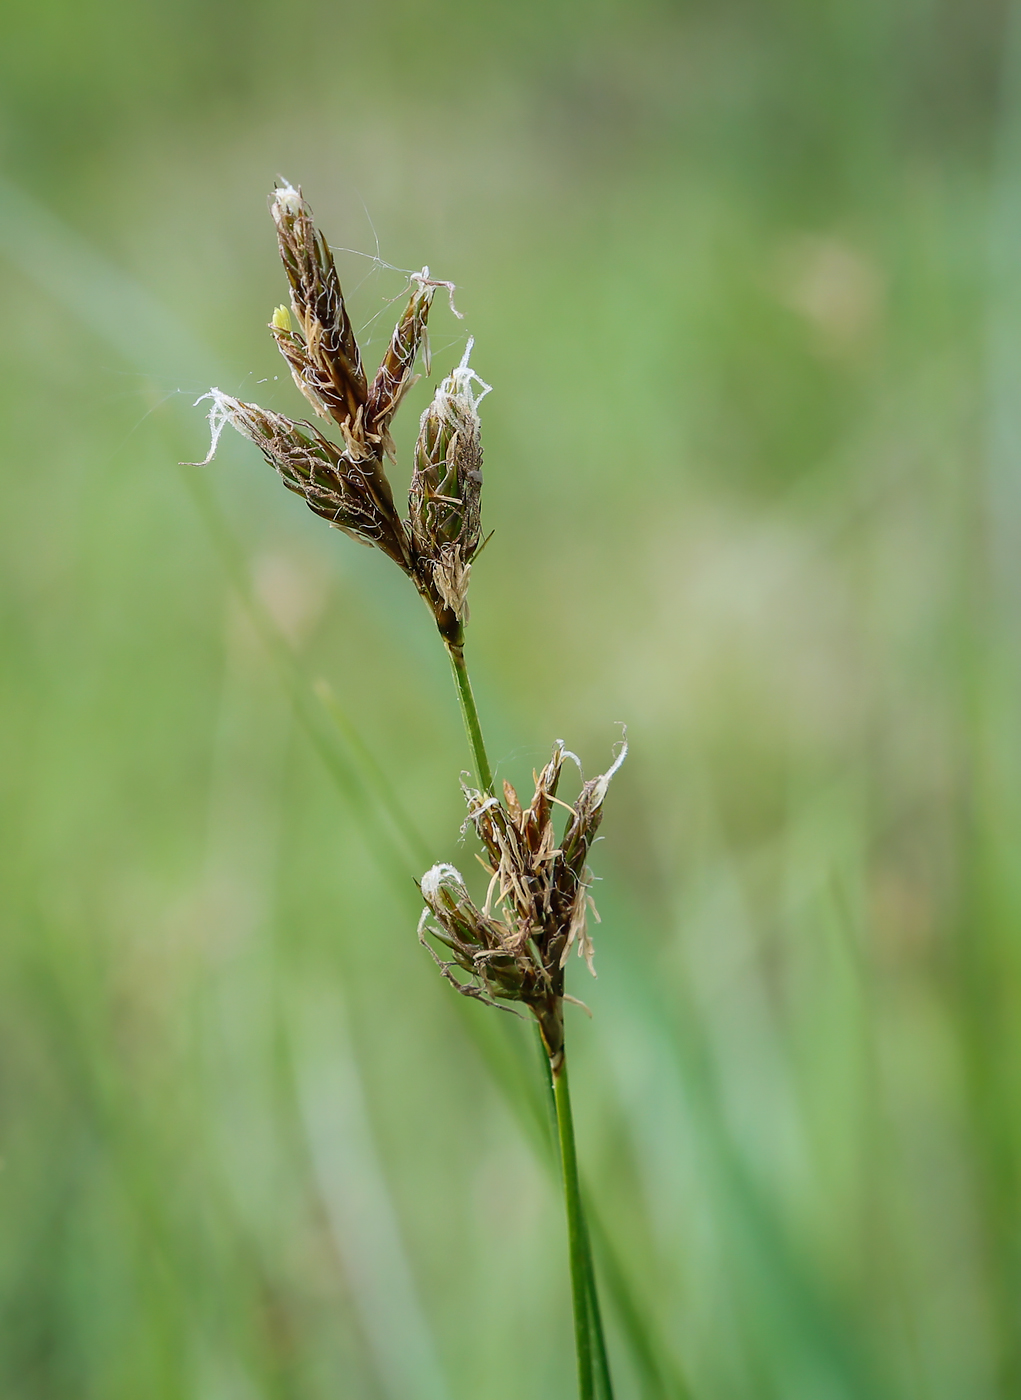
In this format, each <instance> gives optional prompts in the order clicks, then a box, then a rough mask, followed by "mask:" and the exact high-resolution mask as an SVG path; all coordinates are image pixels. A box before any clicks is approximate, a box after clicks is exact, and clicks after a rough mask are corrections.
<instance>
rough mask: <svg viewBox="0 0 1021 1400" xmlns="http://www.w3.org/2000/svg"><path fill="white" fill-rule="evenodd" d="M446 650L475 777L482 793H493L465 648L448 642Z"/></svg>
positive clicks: (490, 772)
mask: <svg viewBox="0 0 1021 1400" xmlns="http://www.w3.org/2000/svg"><path fill="white" fill-rule="evenodd" d="M446 648H447V655H448V656H449V657H450V664H451V666H452V667H453V670H454V683H455V684H456V686H457V698H458V700H460V702H461V718H462V719H463V720H464V728H465V733H466V734H467V735H468V743H469V744H470V745H471V751H472V758H473V759H474V760H475V776H476V778H477V779H478V781H479V785H480V787H481V788H482V791H483V792H487V793H492V792H493V791H494V787H493V770H492V769H491V768H490V766H489V757H488V755H487V753H486V743H485V740H484V739H483V737H482V725H481V724H480V723H479V712H478V707H477V706H476V704H475V696H474V695H473V694H472V683H471V681H470V679H469V677H468V667H467V666H466V665H465V663H464V647H463V646H458V645H457V643H456V642H446Z"/></svg>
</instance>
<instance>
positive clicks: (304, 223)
mask: <svg viewBox="0 0 1021 1400" xmlns="http://www.w3.org/2000/svg"><path fill="white" fill-rule="evenodd" d="M270 208H271V212H272V216H273V221H274V223H275V225H276V232H277V241H278V245H279V250H280V256H281V259H282V261H283V265H284V270H285V272H286V274H287V280H288V283H289V286H290V298H289V305H281V306H279V307H278V308H277V309H276V311H275V312H274V314H273V318H272V321H271V322H270V330H271V332H272V334H273V337H274V339H275V341H276V343H277V346H278V348H279V350H280V352H281V353H282V354H283V356H284V358H285V359H286V361H287V363H288V365H289V366H290V369H291V374H292V376H293V378H294V382H295V384H296V385H297V387H298V389H299V390H300V391H301V393H302V394H303V395H304V397H305V398H306V400H307V401H308V402H309V404H310V405H311V406H312V408H313V410H314V412H315V414H316V416H317V417H318V418H319V419H321V420H325V421H326V422H327V423H330V424H332V426H333V428H334V430H335V432H334V436H332V437H328V436H327V435H326V434H325V433H324V432H322V431H321V430H320V429H319V428H318V427H317V426H315V425H314V424H313V423H311V422H307V421H295V420H293V419H291V418H287V417H285V416H283V415H282V414H279V413H272V412H269V411H268V410H266V409H263V408H260V407H259V406H258V405H256V404H252V403H246V402H243V401H242V400H241V399H238V398H234V397H233V396H231V395H229V394H225V393H223V392H222V391H221V390H219V389H211V390H210V392H209V393H208V394H207V395H204V396H203V397H204V398H205V399H208V400H210V401H211V408H210V410H209V422H210V427H211V431H212V441H211V444H210V450H209V455H208V456H207V458H206V463H208V462H209V461H211V460H212V458H213V455H214V453H215V451H216V447H217V443H218V441H219V437H220V434H221V432H222V430H223V428H224V426H225V425H227V424H230V425H231V426H232V427H234V428H235V429H237V431H238V432H240V433H241V434H243V436H245V437H246V438H248V439H249V440H250V441H251V442H254V443H255V445H256V446H257V447H258V448H259V449H260V451H261V452H262V454H263V456H264V457H265V459H266V461H267V462H268V463H269V465H270V466H271V467H273V468H274V470H275V471H276V472H277V474H278V475H279V476H280V478H281V480H282V481H283V483H284V485H285V486H287V487H288V488H289V489H290V490H291V491H294V492H296V493H297V494H298V495H300V496H302V497H303V498H304V500H305V502H306V503H307V505H308V506H309V508H310V509H311V510H312V511H313V512H314V513H315V514H316V515H318V516H320V517H321V518H322V519H324V520H325V521H326V522H327V523H328V524H329V525H331V526H332V527H333V528H335V529H337V530H341V531H343V532H344V533H345V534H348V535H351V536H353V537H354V538H355V539H357V540H359V541H361V542H362V543H364V544H368V545H371V546H374V547H375V548H377V549H380V550H382V552H383V553H384V554H386V555H387V556H388V557H389V558H390V559H392V560H393V562H394V563H395V564H396V565H397V566H398V568H400V569H401V570H402V571H403V572H404V573H405V574H406V575H407V577H408V578H409V579H410V580H411V582H412V583H413V584H414V586H415V588H416V589H417V590H418V592H419V594H420V595H421V597H422V598H423V599H424V600H425V603H426V605H427V606H428V608H429V610H430V612H431V613H432V616H433V619H434V621H435V624H436V628H437V630H438V632H439V635H440V637H441V639H442V642H443V645H444V646H445V648H446V651H447V654H448V656H449V658H450V663H451V668H452V671H453V676H454V681H455V684H456V688H457V695H458V700H459V704H460V708H461V714H462V718H463V720H464V726H465V732H466V734H467V738H468V743H469V746H470V749H471V753H472V762H473V767H474V776H475V784H476V785H475V786H469V785H468V784H462V786H463V789H464V796H465V801H466V804H467V812H468V815H467V819H466V823H465V826H466V828H468V827H470V828H471V829H472V830H473V831H474V832H475V834H476V835H477V837H478V839H479V842H480V844H481V846H482V851H483V855H482V857H481V858H482V863H483V864H484V866H485V868H486V870H487V873H488V875H489V877H490V878H489V887H488V891H487V893H486V897H485V899H484V900H483V902H482V904H481V906H480V905H479V904H477V903H476V902H475V901H474V900H473V899H472V897H471V895H470V894H469V892H468V888H467V886H466V883H465V881H464V879H463V877H462V876H461V874H460V872H459V871H458V870H457V869H456V868H455V867H454V866H453V865H450V864H446V863H443V864H438V865H434V866H433V867H432V869H430V870H429V871H427V872H426V873H425V874H424V875H423V876H422V879H421V882H420V887H421V892H422V898H423V901H424V904H425V908H424V909H423V911H422V916H421V919H420V921H419V926H418V935H419V939H420V941H421V942H422V943H423V944H424V946H425V947H426V948H427V949H428V950H429V951H430V953H431V954H432V956H433V958H434V960H435V961H436V964H437V966H438V967H439V970H440V972H441V973H442V974H443V976H444V977H445V978H446V979H447V981H448V982H449V983H450V984H451V985H452V986H453V987H454V988H455V989H456V990H457V991H458V992H459V993H461V994H462V995H464V996H466V997H470V998H473V999H475V1000H477V1001H480V1002H483V1003H485V1004H487V1005H489V1006H494V1007H499V1008H502V1009H505V1010H511V1009H515V1008H516V1007H520V1008H522V1010H523V1012H524V1014H526V1015H529V1016H531V1017H532V1018H533V1019H534V1022H535V1025H536V1029H537V1034H538V1038H539V1041H540V1043H541V1047H542V1064H543V1071H544V1076H545V1078H546V1082H547V1086H548V1089H549V1092H550V1095H551V1099H552V1107H553V1110H554V1113H555V1118H556V1124H557V1137H558V1141H559V1148H560V1160H561V1167H562V1173H563V1185H564V1200H565V1205H566V1213H567V1235H568V1245H569V1262H570V1276H571V1291H572V1302H573V1309H574V1330H575V1346H576V1353H577V1365H578V1391H579V1396H580V1400H595V1397H597V1396H599V1397H601V1398H602V1400H612V1393H613V1392H612V1385H611V1380H610V1371H609V1365H608V1361H607V1355H606V1346H605V1341H604V1338H603V1328H602V1321H601V1314H600V1306H599V1296H598V1290H597V1284H596V1274H595V1268H594V1264H593V1256H592V1249H591V1244H590V1239H589V1231H588V1226H587V1223H586V1218H585V1210H584V1205H583V1201H582V1196H581V1190H580V1186H579V1174H578V1159H577V1151H576V1146H575V1138H574V1128H573V1121H572V1113H571V1099H570V1090H569V1085H568V1074H567V1056H566V1050H565V1039H564V1002H565V1001H566V1000H571V998H569V997H568V996H567V994H566V992H565V988H564V981H565V970H566V966H567V961H568V957H569V955H570V953H571V951H572V949H575V950H576V951H577V953H578V954H579V955H580V956H581V957H582V958H583V959H584V960H585V962H586V963H587V964H588V967H589V969H590V971H594V969H593V966H592V956H593V949H592V940H591V936H590V934H589V930H588V918H589V915H590V914H591V913H594V906H593V904H592V899H591V895H590V892H589V890H590V885H591V874H590V871H589V869H588V864H587V860H588V853H589V849H590V847H591V845H592V841H593V839H594V837H595V834H596V831H597V829H598V827H599V823H600V820H601V818H602V812H603V803H604V799H605V797H606V792H607V788H608V786H609V783H610V779H611V778H612V777H613V774H614V773H615V772H616V770H617V768H618V767H619V766H620V764H621V763H622V762H623V760H624V757H625V755H626V752H627V748H626V744H622V745H621V747H620V751H619V753H618V755H617V757H616V759H615V761H614V763H613V764H612V766H611V767H610V768H609V769H608V770H607V772H605V773H603V774H601V775H599V776H598V777H596V778H592V779H590V780H589V781H587V782H585V781H583V783H582V787H581V792H580V794H579V795H578V797H577V798H576V799H575V801H574V803H573V804H568V803H566V802H564V801H563V800H562V799H561V798H559V797H558V796H557V791H558V787H559V783H560V778H561V773H562V770H563V767H564V765H565V763H566V762H568V761H569V760H573V761H574V762H575V763H578V760H577V759H576V758H575V756H574V755H573V754H572V753H571V752H570V751H569V750H568V749H566V748H565V746H564V744H563V743H562V742H560V741H558V742H557V743H556V744H555V745H554V747H553V752H552V755H551V757H550V760H549V762H548V763H547V764H546V766H545V767H544V768H543V769H542V771H541V772H540V773H538V774H537V775H534V792H533V794H532V797H531V798H530V800H529V801H528V802H527V804H525V803H523V802H522V801H521V799H520V798H519V796H518V794H517V793H516V792H515V790H514V788H513V787H512V786H511V785H510V784H509V783H507V782H504V783H503V784H502V786H501V789H500V790H499V791H497V788H496V784H495V781H494V777H493V771H492V767H491V765H490V761H489V757H488V754H487V752H486V745H485V741H484V738H483V733H482V726H481V722H480V718H479V712H478V708H477V706H476V703H475V698H474V694H473V691H472V686H471V680H470V677H469V674H468V668H467V665H466V662H465V654H464V644H465V627H466V624H467V622H468V585H469V580H470V576H471V570H472V563H473V561H474V559H475V557H476V556H477V555H478V553H479V551H480V549H481V547H482V545H483V544H484V542H485V541H484V540H483V537H482V524H481V498H482V479H483V478H482V445H481V427H480V419H479V404H480V402H481V401H482V399H483V398H484V397H485V395H486V394H487V393H489V391H490V386H489V385H488V384H486V383H485V382H484V381H483V380H482V379H481V378H480V377H479V375H478V374H477V373H476V372H475V370H474V369H472V368H471V366H470V364H469V360H470V356H471V351H472V344H473V342H472V341H471V340H469V341H468V345H467V349H466V350H465V353H464V356H463V358H462V359H461V362H460V363H459V364H458V365H457V367H456V368H454V369H453V370H452V371H451V372H450V374H449V375H447V376H446V377H445V378H444V379H443V380H442V382H441V383H440V385H439V387H438V388H437V390H436V392H435V394H434V396H433V399H432V402H431V403H430V405H429V407H428V408H427V409H426V411H425V412H424V413H423V414H422V419H421V425H420V429H419V434H418V440H417V443H416V446H415V462H414V468H413V471H412V476H411V485H410V491H409V495H408V514H407V516H406V517H402V516H401V514H400V512H399V511H398V509H397V506H396V504H395V501H394V494H393V490H392V487H391V484H390V480H389V477H388V474H387V467H388V465H392V464H394V462H395V449H394V443H393V439H392V437H391V435H390V425H391V422H392V420H393V417H394V414H395V413H396V412H397V410H398V408H399V406H400V403H401V400H402V399H403V397H404V395H405V394H406V393H407V391H408V389H409V388H410V387H411V385H412V384H413V383H414V382H415V380H416V379H417V378H418V377H419V376H418V372H417V368H416V367H417V365H418V363H419V362H421V363H422V365H423V367H424V369H425V371H426V373H428V370H429V351H428V337H427V323H428V318H429V311H430V307H431V305H432V302H433V298H434V296H435V293H436V291H437V290H438V289H439V288H445V289H446V290H447V291H448V292H449V293H450V295H451V306H453V297H452V294H453V286H452V284H451V283H448V282H442V281H438V280H436V279H434V278H432V277H430V275H429V269H428V268H423V269H422V271H421V272H420V273H416V274H414V275H413V276H412V277H411V279H410V282H411V285H410V289H409V293H410V294H409V297H408V302H407V305H406V306H405V308H404V310H403V312H402V314H401V316H400V318H399V320H398V322H397V325H396V327H395V328H394V332H393V335H392V337H391V340H390V343H389V346H388V347H387V350H386V353H385V354H384V356H383V360H382V363H381V364H380V366H379V368H378V370H377V371H376V373H375V376H374V377H373V378H372V380H371V381H370V380H369V378H368V377H367V375H366V372H365V369H364V367H363V363H362V358H361V352H360V349H359V346H358V342H357V340H356V337H355V334H354V331H353V329H352V326H351V321H350V318H349V316H348V312H347V308H346V306H345V303H344V296H343V293H342V291H341V286H340V281H339V278H338V275H337V270H336V266H335V264H334V259H333V255H332V253H331V251H330V248H329V245H328V243H327V241H326V239H325V238H324V236H323V235H322V233H321V232H320V231H319V230H318V229H317V228H316V225H315V222H314V220H313V217H312V212H311V210H310V208H309V206H308V203H307V202H306V200H305V199H304V197H303V195H302V194H301V191H300V190H298V189H295V188H294V187H293V186H291V185H289V184H281V185H280V186H279V187H278V188H277V189H275V190H274V193H273V196H272V199H271V203H270ZM200 402H201V400H200ZM202 465H205V463H203V464H202ZM578 766H579V768H580V764H578ZM558 810H559V811H561V812H563V814H564V816H563V820H562V821H561V822H560V823H559V824H558V823H557V822H556V821H555V818H556V816H557V813H558ZM558 825H559V828H560V829H559V831H558V829H557V828H558Z"/></svg>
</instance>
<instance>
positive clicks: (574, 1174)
mask: <svg viewBox="0 0 1021 1400" xmlns="http://www.w3.org/2000/svg"><path fill="white" fill-rule="evenodd" d="M444 640H445V644H446V648H447V653H448V655H449V656H450V664H451V666H452V668H453V671H454V681H455V683H456V685H457V696H458V699H459V700H460V702H461V717H462V719H463V720H464V728H465V733H466V734H467V736H468V743H469V745H470V747H471V751H472V758H473V759H474V762H475V773H476V777H477V778H478V781H479V783H480V785H481V787H482V789H483V791H485V792H487V793H492V792H493V791H494V783H493V770H492V768H491V767H490V765H489V756H488V754H487V753H486V742H485V739H484V738H483V736H482V724H481V722H480V720H479V711H478V707H477V706H476V704H475V696H474V694H473V693H472V687H471V680H470V678H469V676H468V667H467V666H466V664H465V660H464V648H463V646H461V645H458V644H457V643H456V642H450V641H446V639H444ZM537 1031H538V1028H537ZM538 1041H539V1045H540V1048H541V1050H542V1060H543V1063H544V1066H545V1073H544V1078H545V1080H546V1085H547V1090H548V1091H549V1092H550V1095H551V1098H552V1099H553V1107H554V1109H555V1111H556V1121H557V1133H558V1136H559V1140H560V1160H561V1165H562V1167H563V1175H564V1199H565V1202H566V1206H567V1237H568V1247H569V1250H570V1261H571V1295H572V1300H573V1303H574V1335H575V1343H576V1347H577V1353H578V1394H579V1400H596V1396H597V1395H598V1397H599V1400H613V1387H612V1384H611V1381H610V1369H609V1365H608V1362H607V1356H606V1342H605V1340H604V1338H603V1322H602V1316H601V1313H600V1309H599V1295H598V1293H597V1291H596V1274H595V1266H594V1264H593V1260H592V1248H591V1244H590V1242H589V1233H588V1225H587V1223H586V1220H585V1209H584V1206H583V1205H582V1199H581V1188H580V1185H579V1182H578V1154H577V1149H576V1147H575V1142H574V1120H573V1118H572V1116H571V1096H570V1090H569V1089H568V1085H567V1064H566V1061H561V1064H560V1067H559V1069H558V1071H557V1073H556V1074H555V1075H553V1074H551V1072H550V1065H549V1058H548V1055H547V1052H546V1047H545V1044H544V1043H543V1040H542V1036H541V1034H538ZM597 1381H598V1391H597V1390H596V1388H595V1387H596V1383H597Z"/></svg>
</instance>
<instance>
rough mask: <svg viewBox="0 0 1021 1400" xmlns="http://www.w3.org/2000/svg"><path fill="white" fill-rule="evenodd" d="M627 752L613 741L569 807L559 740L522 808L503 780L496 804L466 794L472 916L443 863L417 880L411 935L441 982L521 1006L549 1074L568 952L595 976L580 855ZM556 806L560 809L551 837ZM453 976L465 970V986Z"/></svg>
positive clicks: (454, 874) (559, 1032) (587, 876)
mask: <svg viewBox="0 0 1021 1400" xmlns="http://www.w3.org/2000/svg"><path fill="white" fill-rule="evenodd" d="M626 754H627V744H626V743H622V745H621V749H620V752H619V753H618V755H617V757H616V760H615V761H614V763H613V765H612V767H610V768H609V769H608V770H607V772H605V773H602V774H600V776H599V777H598V778H592V779H590V781H589V782H587V783H583V785H582V789H581V792H580V793H579V795H578V798H577V800H576V801H575V803H574V805H573V806H570V805H568V804H567V803H565V802H561V801H560V799H559V798H558V797H557V788H558V786H559V783H560V774H561V770H562V768H563V765H564V762H565V760H566V759H568V758H572V759H574V757H575V756H574V755H573V754H571V753H569V751H568V750H566V749H565V748H564V746H563V744H562V743H559V742H558V743H557V744H556V745H555V746H554V748H553V755H552V757H551V758H550V761H549V763H547V764H546V767H545V768H544V769H543V770H542V772H541V773H539V774H538V775H534V777H535V792H534V795H533V797H532V800H531V802H530V803H529V804H528V806H527V807H522V805H521V802H520V800H519V798H518V795H517V793H516V792H515V791H514V789H513V788H512V787H511V785H510V783H504V785H503V800H502V801H501V800H500V799H499V798H497V797H495V796H493V795H491V794H486V793H483V792H479V791H478V790H476V789H474V788H465V800H466V802H467V804H468V819H467V821H466V823H465V825H466V826H469V825H470V826H472V827H474V829H475V831H476V833H477V834H478V836H479V839H480V840H481V842H482V845H483V847H484V849H485V853H486V859H485V860H484V861H483V864H484V865H485V868H486V870H487V871H488V873H489V875H490V882H489V890H488V892H487V894H486V899H485V901H484V903H483V906H482V908H481V909H479V908H478V907H477V906H476V905H475V903H474V902H473V901H472V899H471V896H470V895H469V893H468V890H467V888H466V887H465V883H464V880H463V879H462V877H461V875H460V873H459V872H458V871H457V870H456V869H455V868H454V867H453V866H452V865H435V866H433V868H432V869H431V870H430V871H428V873H427V874H426V875H425V876H423V878H422V897H423V899H424V900H425V904H426V907H425V909H424V910H423V912H422V918H421V920H420V921H419V928H418V932H419V937H420V939H421V940H422V942H423V943H425V945H426V947H428V948H429V951H430V952H431V953H432V955H433V957H434V958H435V960H436V962H437V964H438V966H439V968H440V970H441V972H442V973H443V975H444V976H445V977H446V978H447V980H448V981H449V982H451V983H452V984H453V985H454V986H455V987H456V988H457V990H458V991H459V992H461V993H463V995H465V996H469V997H476V998H478V999H480V1000H483V1001H488V1002H500V1001H516V1002H521V1003H522V1004H523V1005H525V1006H527V1007H528V1008H529V1009H530V1010H531V1011H532V1013H533V1014H534V1016H535V1018H536V1020H537V1021H538V1023H539V1028H540V1030H541V1032H542V1037H543V1041H544V1043H545V1046H546V1050H547V1053H548V1054H549V1058H550V1064H551V1065H552V1067H553V1070H554V1073H555V1072H556V1071H557V1070H558V1069H559V1067H560V1063H561V1061H562V1058H563V1045H564V1018H563V1003H564V1000H565V997H564V966H565V964H566V962H567V958H568V955H569V954H570V951H571V949H572V947H577V949H578V952H579V954H580V955H582V956H583V957H584V958H585V960H586V962H587V963H588V966H589V970H590V971H591V972H592V973H593V975H595V969H594V968H593V966H592V940H591V938H590V936H589V933H588V928H587V916H588V913H589V912H590V911H591V912H592V913H593V915H594V916H595V917H596V918H598V915H597V914H596V913H595V906H594V904H593V902H592V898H591V896H590V894H589V888H590V885H591V882H592V875H591V872H590V871H589V868H588V865H587V858H588V852H589V848H590V846H591V845H592V841H593V839H594V838H595V834H596V831H597V830H598V827H599V823H600V821H601V820H602V815H603V799H604V798H605V796H606V790H607V788H608V786H609V783H610V779H611V778H612V777H613V775H614V773H616V771H617V769H618V768H619V767H620V765H621V764H622V763H623V761H624V758H625V756H626ZM575 762H577V759H575ZM557 808H560V809H562V810H564V811H565V812H566V819H565V822H564V826H563V832H562V834H561V835H560V836H559V838H558V836H557V833H556V826H555V823H554V816H555V812H556V809H557ZM426 935H430V936H431V937H433V938H435V939H436V940H437V941H438V942H439V943H440V944H442V945H443V946H444V947H445V948H447V949H449V950H450V952H451V953H452V954H453V959H452V960H445V959H443V958H441V957H440V956H439V954H438V953H436V951H435V950H434V949H433V948H432V947H431V946H430V945H429V944H428V943H427V942H426ZM457 971H461V972H465V973H467V974H468V980H463V979H462V978H460V977H458V976H457V975H456V974H457Z"/></svg>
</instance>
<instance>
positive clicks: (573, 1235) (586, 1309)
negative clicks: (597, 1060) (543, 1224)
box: [553, 1059, 596, 1400]
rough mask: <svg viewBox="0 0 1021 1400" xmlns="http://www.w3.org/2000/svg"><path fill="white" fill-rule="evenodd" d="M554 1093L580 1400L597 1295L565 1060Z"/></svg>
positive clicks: (585, 1393) (588, 1386)
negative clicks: (569, 1260)
mask: <svg viewBox="0 0 1021 1400" xmlns="http://www.w3.org/2000/svg"><path fill="white" fill-rule="evenodd" d="M553 1094H554V1097H555V1099H556V1105H557V1127H558V1129H559V1131H560V1161H561V1165H562V1166H563V1169H564V1200H565V1202H566V1204H567V1243H568V1249H569V1251H570V1256H571V1293H572V1296H573V1299H574V1340H575V1345H576V1347H577V1352H578V1397H579V1400H595V1393H596V1391H595V1373H594V1369H593V1357H592V1321H593V1313H592V1311H591V1310H590V1309H592V1307H593V1305H594V1297H593V1291H592V1279H591V1262H590V1257H589V1251H588V1239H587V1232H586V1230H585V1217H584V1215H583V1213H582V1205H581V1188H580V1186H579V1184H578V1156H577V1152H576V1151H575V1146H574V1121H573V1119H572V1117H571V1093H570V1090H569V1088H568V1085H567V1060H566V1059H565V1060H563V1061H562V1062H561V1065H560V1070H559V1072H558V1073H557V1074H556V1075H555V1076H554V1079H553Z"/></svg>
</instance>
